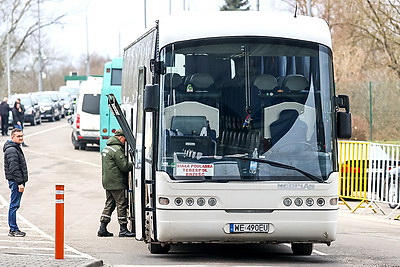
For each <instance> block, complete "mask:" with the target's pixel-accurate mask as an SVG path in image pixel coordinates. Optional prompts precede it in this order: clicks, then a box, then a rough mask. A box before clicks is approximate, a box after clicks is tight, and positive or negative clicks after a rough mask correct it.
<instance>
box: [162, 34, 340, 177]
mask: <svg viewBox="0 0 400 267" xmlns="http://www.w3.org/2000/svg"><path fill="white" fill-rule="evenodd" d="M160 59H161V61H162V62H163V63H164V66H165V70H166V71H165V74H164V75H162V76H161V81H160V85H161V98H162V99H161V100H162V101H161V111H160V114H161V115H160V118H161V119H160V127H159V128H160V134H159V138H160V142H159V143H160V147H159V157H160V161H159V162H160V165H159V166H158V168H159V170H162V171H165V172H167V173H168V174H169V176H170V177H171V179H174V180H181V181H186V180H199V181H216V182H217V181H238V180H240V181H310V180H314V181H318V182H324V181H326V180H327V179H328V178H329V175H330V174H331V173H332V172H333V171H334V169H335V168H336V167H334V166H335V165H334V162H335V159H334V154H333V153H332V149H333V146H334V144H333V140H334V136H333V129H332V120H333V114H334V103H332V99H334V97H333V96H334V90H333V74H332V54H331V51H330V49H329V48H327V47H325V46H323V45H320V44H316V43H310V42H304V41H297V40H290V39H282V38H279V39H276V38H265V37H246V38H240V37H238V38H232V37H231V38H211V39H202V40H195V41H185V42H179V43H175V44H172V45H168V46H166V47H164V48H163V49H161V53H160Z"/></svg>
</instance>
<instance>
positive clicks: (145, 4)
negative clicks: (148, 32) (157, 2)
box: [144, 0, 147, 29]
mask: <svg viewBox="0 0 400 267" xmlns="http://www.w3.org/2000/svg"><path fill="white" fill-rule="evenodd" d="M144 28H145V29H146V28H147V3H146V0H144Z"/></svg>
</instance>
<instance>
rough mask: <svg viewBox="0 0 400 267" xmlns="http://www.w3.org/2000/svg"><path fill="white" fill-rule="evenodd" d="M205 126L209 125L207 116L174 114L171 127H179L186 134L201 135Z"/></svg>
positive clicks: (173, 128)
mask: <svg viewBox="0 0 400 267" xmlns="http://www.w3.org/2000/svg"><path fill="white" fill-rule="evenodd" d="M203 127H207V118H206V117H205V116H173V117H172V120H171V129H172V130H176V129H178V130H179V131H180V132H182V133H183V134H184V135H192V134H194V133H195V134H196V135H199V134H200V132H201V130H202V128H203Z"/></svg>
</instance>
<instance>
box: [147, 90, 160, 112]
mask: <svg viewBox="0 0 400 267" xmlns="http://www.w3.org/2000/svg"><path fill="white" fill-rule="evenodd" d="M159 96H160V86H159V85H158V84H154V85H146V87H145V89H144V99H143V109H144V111H146V112H154V111H157V110H158V106H159V98H160V97H159Z"/></svg>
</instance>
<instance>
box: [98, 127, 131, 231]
mask: <svg viewBox="0 0 400 267" xmlns="http://www.w3.org/2000/svg"><path fill="white" fill-rule="evenodd" d="M125 141H126V139H125V136H124V132H123V131H122V130H121V129H118V130H117V131H115V134H114V136H113V137H111V138H110V139H109V140H108V141H107V146H106V147H105V148H104V149H103V151H101V158H102V182H103V188H104V189H105V190H106V204H105V207H104V210H103V213H102V214H101V217H100V229H99V231H98V232H97V236H113V234H112V233H110V232H108V231H107V224H108V223H109V222H110V220H111V214H112V212H113V211H114V209H115V208H117V215H118V222H119V225H120V231H119V236H120V237H134V236H135V234H134V233H132V232H130V231H129V230H128V228H127V225H128V219H127V210H128V200H127V198H126V197H125V192H126V190H127V189H128V173H129V172H130V171H131V170H132V168H133V164H132V162H129V161H128V158H127V157H126V156H125V153H124V144H125Z"/></svg>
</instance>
